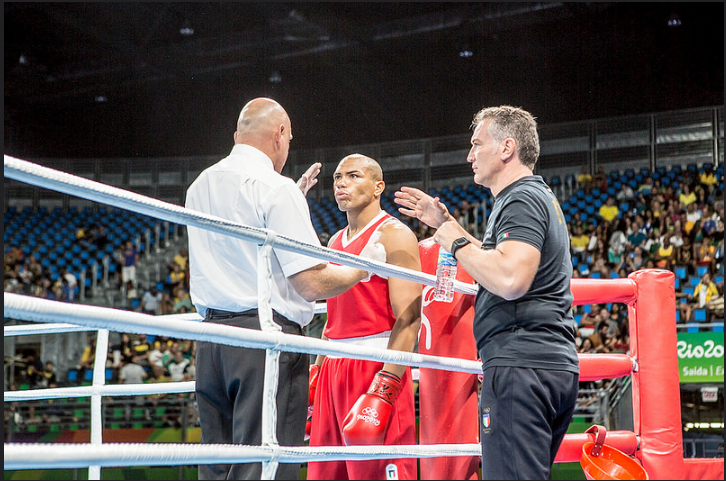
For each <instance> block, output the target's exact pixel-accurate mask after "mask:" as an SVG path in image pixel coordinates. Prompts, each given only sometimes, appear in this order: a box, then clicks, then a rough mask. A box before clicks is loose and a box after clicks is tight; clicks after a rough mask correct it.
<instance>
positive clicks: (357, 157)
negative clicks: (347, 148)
mask: <svg viewBox="0 0 726 481" xmlns="http://www.w3.org/2000/svg"><path fill="white" fill-rule="evenodd" d="M349 163H355V165H357V166H358V167H359V168H360V169H361V170H365V171H366V172H368V174H369V175H370V176H371V179H372V180H373V181H374V182H378V181H380V180H383V170H382V169H381V165H380V164H379V163H378V162H376V160H375V159H372V158H370V157H368V156H365V155H363V154H350V155H348V156H346V157H343V160H341V161H340V162H339V163H338V169H340V167H341V166H342V165H343V164H349Z"/></svg>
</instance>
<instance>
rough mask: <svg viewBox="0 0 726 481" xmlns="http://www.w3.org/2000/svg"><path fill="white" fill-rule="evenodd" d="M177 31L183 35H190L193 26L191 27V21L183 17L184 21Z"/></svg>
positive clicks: (192, 31) (192, 33) (192, 32)
mask: <svg viewBox="0 0 726 481" xmlns="http://www.w3.org/2000/svg"><path fill="white" fill-rule="evenodd" d="M179 33H180V34H181V35H184V36H185V37H190V36H192V35H194V28H193V27H192V23H191V22H190V21H189V19H188V18H185V19H184V23H183V24H182V26H181V27H180V28H179Z"/></svg>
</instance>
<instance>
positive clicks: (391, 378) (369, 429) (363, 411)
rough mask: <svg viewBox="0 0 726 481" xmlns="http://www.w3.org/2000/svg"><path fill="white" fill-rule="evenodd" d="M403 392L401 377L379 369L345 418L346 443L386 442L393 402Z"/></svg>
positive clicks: (353, 444) (364, 444) (374, 443)
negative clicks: (366, 389) (384, 440)
mask: <svg viewBox="0 0 726 481" xmlns="http://www.w3.org/2000/svg"><path fill="white" fill-rule="evenodd" d="M400 391H401V378H400V377H398V376H396V375H395V374H391V373H390V372H386V371H383V370H381V371H378V372H377V373H376V375H375V377H374V378H373V382H372V383H371V387H369V388H368V392H366V393H365V394H363V395H362V396H361V397H359V398H358V400H357V401H356V402H355V404H354V405H353V407H352V408H351V409H350V412H348V415H347V416H346V417H345V420H344V421H343V441H344V442H345V445H346V446H366V445H376V444H383V439H384V438H385V435H386V429H388V422H389V421H390V419H391V411H392V410H393V402H394V401H395V400H396V398H397V397H398V393H399V392H400Z"/></svg>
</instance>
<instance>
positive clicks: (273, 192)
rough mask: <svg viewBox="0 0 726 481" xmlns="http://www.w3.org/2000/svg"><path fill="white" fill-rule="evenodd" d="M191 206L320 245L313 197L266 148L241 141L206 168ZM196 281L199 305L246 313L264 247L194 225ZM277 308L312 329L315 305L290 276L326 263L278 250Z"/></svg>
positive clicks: (191, 193) (193, 288) (190, 196)
mask: <svg viewBox="0 0 726 481" xmlns="http://www.w3.org/2000/svg"><path fill="white" fill-rule="evenodd" d="M186 207H187V208H189V209H193V210H196V211H199V212H203V213H206V214H209V215H213V216H216V217H221V218H223V219H227V220H230V221H233V222H237V223H240V224H244V225H246V226H250V227H257V228H265V229H270V230H272V231H274V232H275V233H277V234H278V235H283V236H285V237H289V238H293V239H296V240H300V241H302V242H305V243H308V244H313V245H318V246H319V245H320V240H319V239H318V236H317V234H316V232H315V229H314V228H313V225H312V221H311V220H310V210H309V209H308V205H307V202H306V200H305V196H304V195H303V193H302V192H301V191H300V189H299V188H298V187H297V185H296V184H295V182H293V180H292V179H290V178H288V177H285V176H283V175H280V174H278V173H277V172H275V170H274V168H273V164H272V160H271V159H270V158H269V157H268V156H267V155H265V154H264V153H263V152H261V151H260V150H258V149H256V148H254V147H252V146H249V145H244V144H236V145H235V146H234V147H233V148H232V152H231V153H230V155H229V156H228V157H225V158H224V159H222V160H220V161H219V162H217V163H216V164H214V165H212V166H211V167H209V168H207V169H206V170H204V171H203V172H202V173H201V174H199V177H197V179H196V180H195V181H194V182H193V183H192V185H191V186H190V187H189V189H188V190H187V199H186ZM187 230H188V234H189V273H190V275H189V277H190V279H189V281H190V295H191V299H192V303H193V304H194V307H196V309H197V311H198V312H199V314H200V315H202V316H204V315H205V314H206V311H207V309H208V308H213V309H220V310H224V311H231V312H239V311H245V310H248V309H254V308H257V248H258V246H257V244H255V243H254V242H249V241H244V240H242V239H238V238H235V237H231V236H228V235H223V234H218V233H215V232H212V231H209V230H205V229H200V228H196V227H192V226H188V229H187ZM273 253H274V255H273V256H272V258H271V264H272V276H273V288H272V298H271V305H272V308H273V309H274V310H275V311H277V312H278V313H280V314H282V315H283V316H284V317H286V318H287V319H289V320H291V321H294V322H297V323H299V324H300V325H301V326H305V325H307V324H308V323H309V322H310V321H311V320H312V317H313V314H314V307H315V306H314V303H312V302H308V301H306V300H305V299H303V298H302V297H301V296H300V295H299V294H298V293H297V291H295V289H294V288H293V287H292V284H290V282H289V281H288V280H287V278H288V277H289V276H291V275H293V274H297V273H298V272H301V271H304V270H306V269H309V268H310V267H313V266H315V265H317V264H321V263H322V262H321V261H320V260H318V259H315V258H313V257H309V256H305V255H303V254H296V253H294V252H290V251H287V250H281V249H274V248H273Z"/></svg>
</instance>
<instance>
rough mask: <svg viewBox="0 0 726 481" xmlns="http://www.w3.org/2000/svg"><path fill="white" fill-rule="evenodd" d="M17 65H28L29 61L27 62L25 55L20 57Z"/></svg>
mask: <svg viewBox="0 0 726 481" xmlns="http://www.w3.org/2000/svg"><path fill="white" fill-rule="evenodd" d="M18 63H19V64H20V65H30V60H28V57H26V56H25V55H20V58H19V59H18Z"/></svg>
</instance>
